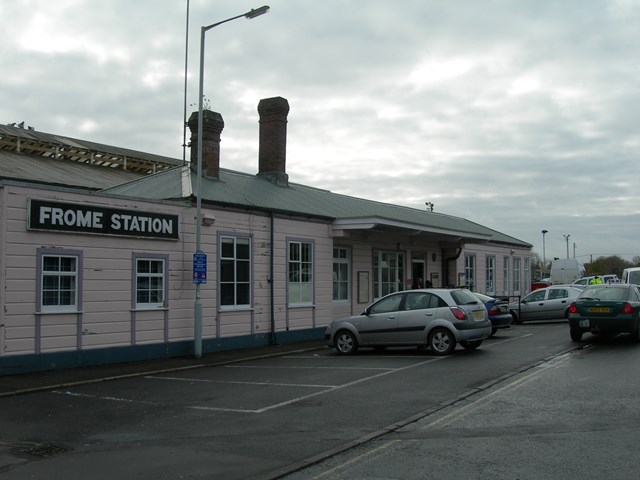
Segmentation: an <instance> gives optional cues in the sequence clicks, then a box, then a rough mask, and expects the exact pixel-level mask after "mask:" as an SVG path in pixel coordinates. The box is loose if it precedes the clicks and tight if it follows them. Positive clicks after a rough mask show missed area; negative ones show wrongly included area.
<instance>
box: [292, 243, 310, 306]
mask: <svg viewBox="0 0 640 480" xmlns="http://www.w3.org/2000/svg"><path fill="white" fill-rule="evenodd" d="M288 270H289V271H288V278H289V285H288V288H289V290H288V293H289V305H311V304H313V244H312V243H306V242H296V241H290V242H289V268H288Z"/></svg>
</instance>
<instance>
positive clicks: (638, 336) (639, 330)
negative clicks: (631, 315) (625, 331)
mask: <svg viewBox="0 0 640 480" xmlns="http://www.w3.org/2000/svg"><path fill="white" fill-rule="evenodd" d="M631 340H633V342H634V343H640V321H638V323H637V324H636V331H635V332H631Z"/></svg>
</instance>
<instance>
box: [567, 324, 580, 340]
mask: <svg viewBox="0 0 640 480" xmlns="http://www.w3.org/2000/svg"><path fill="white" fill-rule="evenodd" d="M569 333H570V335H571V340H573V341H574V342H580V341H581V340H582V330H580V329H579V328H575V327H569Z"/></svg>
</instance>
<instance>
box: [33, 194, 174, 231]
mask: <svg viewBox="0 0 640 480" xmlns="http://www.w3.org/2000/svg"><path fill="white" fill-rule="evenodd" d="M178 220H179V217H178V216H177V215H166V214H161V213H152V212H136V211H131V210H120V209H115V208H108V207H100V206H88V205H73V204H66V203H59V202H47V201H44V200H35V199H31V200H29V223H28V226H29V228H30V229H36V230H55V231H62V232H82V233H96V234H102V235H125V236H135V237H140V238H159V239H177V238H178V230H179V228H178Z"/></svg>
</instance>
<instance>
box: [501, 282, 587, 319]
mask: <svg viewBox="0 0 640 480" xmlns="http://www.w3.org/2000/svg"><path fill="white" fill-rule="evenodd" d="M581 291H582V290H580V289H579V288H576V287H572V286H570V285H555V286H551V287H547V288H540V289H538V290H536V291H534V292H531V293H530V294H528V295H527V296H525V297H524V298H523V299H522V300H520V302H517V301H516V302H511V303H509V311H510V312H511V315H513V323H517V324H519V323H522V322H527V321H529V320H546V319H555V318H568V317H569V311H568V310H569V305H571V302H572V301H574V300H575V299H576V298H578V295H580V292H581Z"/></svg>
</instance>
